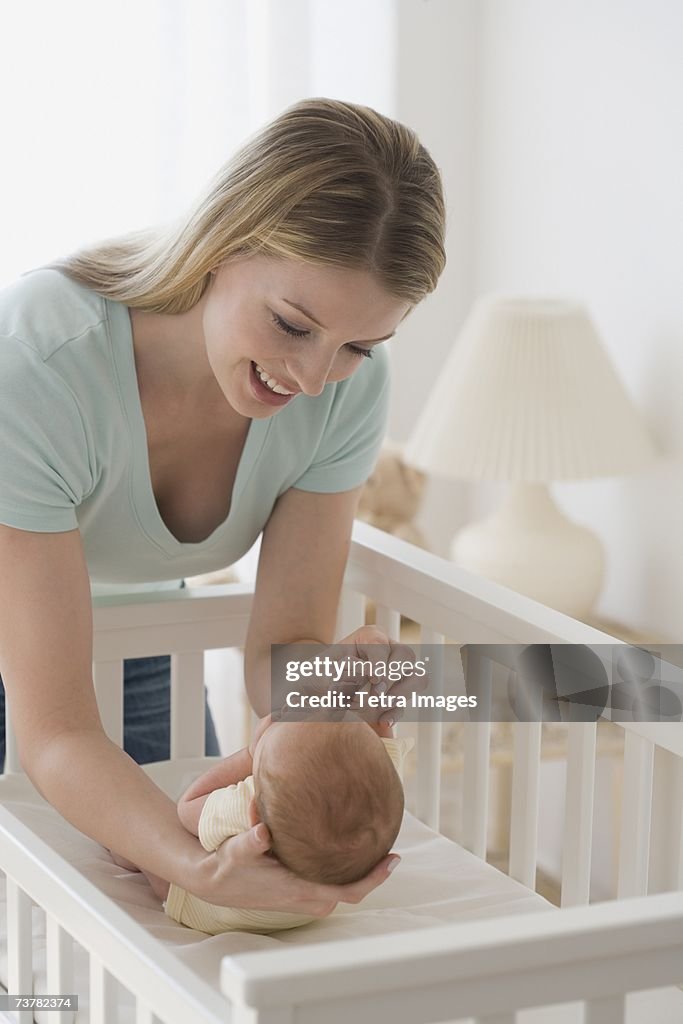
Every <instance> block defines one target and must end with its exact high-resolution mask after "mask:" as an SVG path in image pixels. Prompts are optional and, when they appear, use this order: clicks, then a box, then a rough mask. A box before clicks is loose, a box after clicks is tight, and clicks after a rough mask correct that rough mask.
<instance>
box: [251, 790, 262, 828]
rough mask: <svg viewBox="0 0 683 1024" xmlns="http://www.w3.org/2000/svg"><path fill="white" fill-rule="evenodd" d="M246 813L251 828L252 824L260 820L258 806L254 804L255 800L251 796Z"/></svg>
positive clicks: (256, 823)
mask: <svg viewBox="0 0 683 1024" xmlns="http://www.w3.org/2000/svg"><path fill="white" fill-rule="evenodd" d="M248 814H249V824H250V825H251V827H252V828H253V827H254V825H258V823H259V821H260V820H261V815H260V814H259V812H258V807H257V806H256V800H255V799H254V797H252V798H251V800H250V801H249V810H248Z"/></svg>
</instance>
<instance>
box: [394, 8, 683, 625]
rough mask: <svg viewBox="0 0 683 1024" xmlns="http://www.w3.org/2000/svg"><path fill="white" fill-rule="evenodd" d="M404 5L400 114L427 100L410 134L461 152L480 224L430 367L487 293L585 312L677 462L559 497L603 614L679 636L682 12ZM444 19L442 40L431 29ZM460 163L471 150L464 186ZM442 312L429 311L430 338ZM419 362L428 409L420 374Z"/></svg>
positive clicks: (447, 296)
mask: <svg viewBox="0 0 683 1024" xmlns="http://www.w3.org/2000/svg"><path fill="white" fill-rule="evenodd" d="M446 8H448V10H446ZM399 9H402V10H403V15H404V19H403V20H404V24H405V25H410V22H411V18H412V20H413V21H414V22H415V24H413V25H411V26H410V35H409V36H407V37H406V44H407V46H408V47H410V46H411V45H412V44H411V39H415V40H417V41H418V44H417V45H416V46H414V47H413V48H412V53H413V59H414V62H413V66H412V67H408V66H407V65H406V63H405V56H406V54H404V62H403V63H402V64H401V66H400V73H401V76H403V79H404V81H405V82H408V83H409V84H410V95H409V96H407V97H404V102H403V104H402V105H400V106H399V116H401V115H402V113H403V111H404V110H408V111H410V110H411V109H412V105H413V104H414V105H415V108H416V111H417V112H416V113H415V116H414V120H415V121H416V122H419V123H416V125H415V126H416V127H418V129H420V127H421V126H422V127H423V128H424V134H425V135H426V136H427V137H429V138H431V137H432V136H433V138H434V143H435V145H434V148H435V150H436V151H437V152H444V153H446V152H448V156H447V161H450V162H449V163H448V164H447V166H446V167H445V170H446V171H447V172H448V176H449V177H450V196H449V205H450V207H451V209H455V210H456V211H458V212H459V215H460V217H461V218H463V220H464V223H465V224H466V225H467V226H466V227H465V229H464V230H463V232H462V236H458V237H453V228H454V224H453V220H454V218H453V215H451V228H450V231H451V237H450V245H451V247H452V250H453V251H454V252H455V253H456V257H455V260H454V261H453V262H454V265H452V268H451V269H452V272H453V276H452V277H451V278H450V280H449V282H448V283H447V282H444V284H443V285H441V291H442V298H441V305H440V306H439V309H438V312H437V309H436V307H434V314H435V315H434V322H433V329H434V331H435V333H437V334H438V335H440V337H439V339H438V342H437V343H436V344H435V340H434V338H430V339H429V353H430V355H429V356H427V357H426V359H428V360H429V361H430V362H431V359H432V358H433V355H432V354H433V353H435V352H436V351H445V347H446V346H445V339H444V338H443V333H444V325H446V324H453V327H457V326H459V322H461V321H462V315H463V303H464V301H465V299H467V301H468V302H469V301H471V299H472V298H473V297H474V295H475V294H478V293H482V292H486V291H489V290H496V291H498V290H511V291H522V292H534V293H537V292H547V293H561V294H573V295H575V296H576V297H578V298H580V299H581V300H582V301H584V302H585V303H586V304H587V305H588V307H589V309H590V311H591V313H592V315H593V317H594V320H595V321H596V323H597V326H598V328H599V329H600V330H601V332H602V336H603V339H604V342H605V345H606V346H607V348H608V350H609V352H610V354H611V356H612V359H613V361H614V363H615V365H616V367H617V369H618V371H619V372H620V374H621V376H622V379H623V380H624V382H625V384H626V386H627V388H628V390H629V391H630V393H631V395H632V396H633V398H634V399H635V401H636V403H637V404H638V405H639V407H640V408H641V410H642V412H643V415H644V416H645V418H646V420H647V421H648V422H649V424H650V425H651V428H652V431H653V433H654V435H655V438H656V439H657V440H658V441H659V443H660V445H661V446H662V448H663V449H664V451H665V453H666V458H665V459H664V460H663V462H662V463H661V464H660V465H659V466H658V467H656V468H654V469H653V470H652V471H651V472H649V473H648V474H646V475H644V476H642V477H639V478H637V479H633V480H629V481H626V480H623V481H622V480H612V481H597V482H584V483H577V484H571V485H568V484H564V485H561V486H560V485H557V486H556V487H555V494H556V497H557V498H558V499H559V500H560V502H561V504H562V505H563V507H564V508H565V509H566V510H567V512H568V513H569V514H570V515H573V516H574V517H575V518H576V519H579V520H581V521H583V522H586V523H587V524H589V525H591V526H592V527H593V528H595V529H596V530H597V531H598V532H599V534H600V536H601V537H602V539H603V541H604V542H605V544H606V547H607V554H608V577H607V582H606V588H605V591H604V595H603V599H602V606H601V611H602V612H603V613H604V614H606V615H609V616H611V617H614V618H616V619H620V620H622V621H625V622H630V623H632V624H634V625H637V626H640V627H642V628H644V629H648V630H653V631H657V632H663V633H665V634H669V635H671V636H673V637H674V638H678V637H679V632H678V631H679V627H680V621H681V618H682V617H683V537H682V528H681V526H680V525H679V523H680V522H681V521H682V520H683V461H682V460H681V457H680V454H678V453H679V452H680V451H681V442H683V412H682V405H681V399H680V396H681V393H682V392H683V290H682V289H681V286H680V281H681V267H682V264H683V198H682V197H683V187H682V183H683V146H682V144H681V130H680V125H681V124H682V123H683V62H682V61H681V54H682V53H683V4H680V3H678V2H677V0H508V2H505V3H503V2H500V0H472V3H462V4H460V3H454V4H452V5H450V4H448V3H447V0H446V2H444V3H442V4H440V3H438V2H429V3H422V4H412V3H410V2H407V3H405V2H404V3H403V4H401V2H400V0H399ZM408 9H410V11H409V12H408ZM437 12H438V15H439V17H443V21H442V22H441V24H440V26H439V32H438V34H436V33H434V32H433V31H432V29H431V28H430V25H429V21H430V18H432V17H436V16H437ZM408 13H410V17H408ZM446 32H448V33H449V34H448V36H446ZM415 62H417V63H415ZM436 65H440V70H439V69H437V67H435V66H436ZM473 65H474V68H473ZM460 86H462V89H460V88H459V87H460ZM399 95H400V96H401V95H402V94H401V92H400V91H399ZM468 104H471V105H472V106H471V110H472V113H471V115H470V117H469V118H468V114H467V110H466V107H467V105H468ZM418 107H419V109H418ZM472 118H473V122H472ZM470 146H471V147H472V148H471V149H470V148H469V147H470ZM460 157H462V160H463V164H464V163H466V162H467V161H468V159H469V158H471V170H470V172H469V176H468V173H467V171H466V170H465V168H464V166H460V162H459V158H460ZM456 167H457V173H456V174H453V170H454V169H455V168H456ZM456 216H457V215H456ZM451 259H453V257H451ZM429 316H430V313H429V311H428V309H427V307H425V317H426V320H427V322H428V324H429V327H430V328H431V327H432V322H431V321H430V320H429ZM400 344H401V345H402V344H404V341H403V339H402V340H401V342H400ZM405 345H406V348H407V347H408V341H407V340H406V341H405ZM437 346H438V347H437ZM397 348H398V346H397ZM407 364H408V359H407V358H406V374H405V375H404V376H405V377H406V380H404V381H403V386H404V387H405V386H406V383H407V372H408V368H407ZM413 370H414V371H415V374H414V376H413V378H412V379H413V380H414V387H413V389H412V391H411V392H410V400H411V401H412V402H417V401H418V397H417V396H418V394H419V396H420V398H421V396H422V394H423V383H424V382H423V380H422V378H421V376H420V367H419V366H418V365H417V364H414V365H413ZM430 372H431V373H432V375H434V374H435V372H436V371H435V367H434V366H433V365H432V366H431V367H430ZM427 375H428V374H427ZM411 415H412V413H411ZM493 490H494V489H492V488H490V487H489V488H488V490H484V489H482V488H477V487H474V486H470V487H469V488H468V493H469V495H470V499H471V500H470V510H471V511H472V512H474V511H476V510H478V509H482V508H486V507H488V506H489V505H490V503H491V496H492V492H493ZM432 497H433V496H430V501H431V504H430V507H429V508H428V509H426V510H425V518H426V520H427V521H426V522H425V526H426V527H427V528H428V529H430V534H431V536H432V538H433V540H434V542H435V546H436V547H437V548H442V547H443V543H444V538H445V537H446V535H447V534H448V533H450V532H451V531H450V522H451V520H452V518H453V512H452V509H451V508H450V507H448V503H447V502H445V501H444V502H443V503H442V507H441V508H438V507H437V506H435V504H434V502H433V500H432ZM460 507H461V509H462V507H464V506H463V505H462V503H461V506H460ZM456 518H457V516H456Z"/></svg>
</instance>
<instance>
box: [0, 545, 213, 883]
mask: <svg viewBox="0 0 683 1024" xmlns="http://www.w3.org/2000/svg"><path fill="white" fill-rule="evenodd" d="M0 570H1V571H2V579H3V585H2V587H1V588H0V672H1V673H2V677H3V682H4V684H5V689H6V691H7V696H8V703H9V706H10V708H11V713H12V721H13V724H14V729H15V733H16V736H17V742H18V747H19V754H20V757H21V761H22V765H23V767H24V769H25V770H26V772H27V774H28V775H29V777H30V778H31V780H32V781H33V783H34V784H35V786H36V787H37V789H38V790H39V791H40V792H41V793H42V794H43V796H44V797H45V798H46V799H47V800H48V801H49V802H50V803H51V804H52V805H53V806H54V807H56V808H57V810H59V811H60V813H61V814H63V815H64V817H65V818H67V820H68V821H70V822H71V823H72V824H73V825H75V826H76V828H78V829H80V830H81V831H82V832H85V833H86V835H89V836H91V837H92V838H93V839H96V840H97V841H98V842H100V843H102V845H103V846H106V847H108V848H112V847H113V848H115V849H116V850H117V851H119V852H120V853H121V854H123V856H125V857H126V858H129V859H130V860H132V861H134V862H135V863H136V864H140V865H141V866H142V867H144V868H146V869H148V870H150V871H151V872H153V873H154V874H158V875H161V876H162V877H165V878H168V879H170V880H173V881H176V880H177V881H178V882H181V881H182V880H183V878H187V877H188V876H192V875H194V874H197V873H198V872H199V871H200V870H201V865H202V862H203V861H204V859H205V858H204V855H203V851H202V850H201V847H200V846H199V844H198V843H197V842H196V840H195V839H193V837H192V836H190V835H189V834H188V833H187V831H186V830H185V829H184V828H183V827H182V825H181V823H180V822H179V821H178V816H177V814H176V809H175V804H174V803H173V801H172V800H170V799H169V798H168V797H167V796H166V795H165V794H164V793H163V792H162V791H161V790H160V789H159V788H158V787H157V786H155V785H154V784H153V783H152V782H151V780H150V779H149V778H148V777H147V776H146V775H145V773H144V772H143V771H142V770H141V769H140V768H139V766H138V765H136V764H135V762H134V761H133V760H132V759H131V758H130V757H128V755H127V754H125V753H124V752H123V751H122V750H121V749H120V748H119V747H117V746H116V744H114V743H112V742H111V741H110V740H109V739H108V737H107V736H106V734H105V733H104V731H103V729H102V726H101V723H100V718H99V713H98V710H97V702H96V700H95V692H94V687H93V683H92V613H91V597H90V586H89V580H88V574H87V569H86V565H85V559H84V556H83V550H82V544H81V538H80V534H79V532H78V531H77V530H72V531H69V532H66V533H31V532H28V531H24V530H16V529H13V528H11V527H7V526H0Z"/></svg>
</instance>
